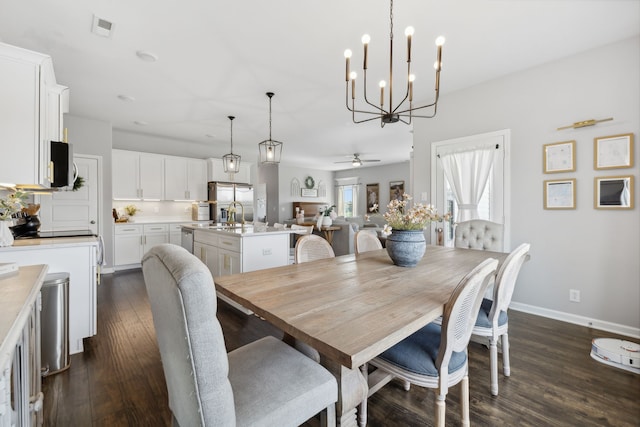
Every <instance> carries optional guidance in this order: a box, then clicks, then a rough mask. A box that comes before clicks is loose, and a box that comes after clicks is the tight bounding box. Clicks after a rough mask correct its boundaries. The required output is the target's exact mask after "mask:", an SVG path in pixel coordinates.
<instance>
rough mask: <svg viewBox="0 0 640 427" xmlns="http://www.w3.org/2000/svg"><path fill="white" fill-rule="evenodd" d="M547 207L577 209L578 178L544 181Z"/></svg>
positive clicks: (552, 208)
mask: <svg viewBox="0 0 640 427" xmlns="http://www.w3.org/2000/svg"><path fill="white" fill-rule="evenodd" d="M544 208H545V209H551V210H554V209H575V208H576V179H575V178H571V179H549V180H546V181H544Z"/></svg>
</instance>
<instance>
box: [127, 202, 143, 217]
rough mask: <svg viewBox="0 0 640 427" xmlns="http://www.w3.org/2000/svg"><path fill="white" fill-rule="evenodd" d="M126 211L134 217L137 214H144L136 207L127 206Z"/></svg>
mask: <svg viewBox="0 0 640 427" xmlns="http://www.w3.org/2000/svg"><path fill="white" fill-rule="evenodd" d="M124 211H125V212H126V213H127V215H129V216H134V215H135V214H136V213H137V212H142V209H138V208H137V207H136V205H127V206H125V207H124Z"/></svg>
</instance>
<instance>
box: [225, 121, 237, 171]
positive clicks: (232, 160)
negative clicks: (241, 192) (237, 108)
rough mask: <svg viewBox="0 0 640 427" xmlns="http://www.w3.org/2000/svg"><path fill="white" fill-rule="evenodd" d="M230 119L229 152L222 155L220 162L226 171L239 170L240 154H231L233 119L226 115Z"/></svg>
mask: <svg viewBox="0 0 640 427" xmlns="http://www.w3.org/2000/svg"><path fill="white" fill-rule="evenodd" d="M228 117H229V120H230V121H231V153H229V154H225V155H224V156H222V164H223V166H224V171H225V172H226V173H237V172H240V156H238V155H236V154H233V119H235V117H234V116H228Z"/></svg>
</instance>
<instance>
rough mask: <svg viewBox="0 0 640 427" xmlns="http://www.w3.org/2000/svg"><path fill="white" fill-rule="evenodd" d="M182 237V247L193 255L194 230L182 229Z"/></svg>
mask: <svg viewBox="0 0 640 427" xmlns="http://www.w3.org/2000/svg"><path fill="white" fill-rule="evenodd" d="M181 235H182V238H181V240H180V246H182V247H183V248H185V249H186V250H188V251H189V253H193V230H192V229H190V228H185V227H182V232H181Z"/></svg>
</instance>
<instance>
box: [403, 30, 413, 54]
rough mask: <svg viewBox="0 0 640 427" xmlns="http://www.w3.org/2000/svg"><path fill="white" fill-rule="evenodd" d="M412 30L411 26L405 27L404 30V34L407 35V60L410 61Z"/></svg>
mask: <svg viewBox="0 0 640 427" xmlns="http://www.w3.org/2000/svg"><path fill="white" fill-rule="evenodd" d="M413 32H414V29H413V27H407V28H406V29H405V30H404V35H405V36H407V62H411V36H412V35H413Z"/></svg>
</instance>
